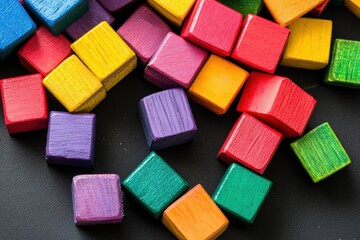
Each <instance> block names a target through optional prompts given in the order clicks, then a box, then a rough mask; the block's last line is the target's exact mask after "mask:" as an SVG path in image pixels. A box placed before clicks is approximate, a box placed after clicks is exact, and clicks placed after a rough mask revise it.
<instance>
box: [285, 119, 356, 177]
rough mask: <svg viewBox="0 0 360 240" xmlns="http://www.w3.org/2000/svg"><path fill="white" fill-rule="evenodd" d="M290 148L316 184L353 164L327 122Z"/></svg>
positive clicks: (292, 144)
mask: <svg viewBox="0 0 360 240" xmlns="http://www.w3.org/2000/svg"><path fill="white" fill-rule="evenodd" d="M290 146H291V148H292V149H293V150H294V152H295V154H296V155H297V157H298V158H299V160H300V162H301V164H302V165H303V166H304V168H305V170H306V171H307V172H308V174H309V175H310V177H311V179H312V180H313V181H314V182H315V183H316V182H319V181H321V180H323V179H324V178H326V177H328V176H330V175H331V174H333V173H335V172H337V171H339V170H340V169H342V168H343V167H345V166H347V165H349V164H350V163H351V161H350V158H349V156H348V155H347V153H346V152H345V150H344V148H343V147H342V145H341V143H340V141H339V140H338V138H337V137H336V135H335V133H334V131H333V130H332V129H331V127H330V125H329V124H328V123H327V122H326V123H323V124H321V125H320V126H318V127H316V128H315V129H313V130H311V131H310V132H308V133H307V134H305V135H304V136H302V137H301V138H299V139H297V140H296V141H294V142H293V143H291V144H290Z"/></svg>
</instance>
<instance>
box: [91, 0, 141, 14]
mask: <svg viewBox="0 0 360 240" xmlns="http://www.w3.org/2000/svg"><path fill="white" fill-rule="evenodd" d="M97 1H98V2H99V3H100V4H101V5H103V6H104V8H106V9H107V10H108V11H110V12H117V11H120V10H122V9H124V8H126V7H127V6H129V5H130V4H132V3H135V2H136V1H137V0H97Z"/></svg>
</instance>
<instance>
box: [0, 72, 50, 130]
mask: <svg viewBox="0 0 360 240" xmlns="http://www.w3.org/2000/svg"><path fill="white" fill-rule="evenodd" d="M41 81H42V76H41V75H40V74H34V75H27V76H21V77H14V78H7V79H2V81H0V89H1V99H2V106H3V111H4V118H5V125H6V127H7V130H8V132H9V133H10V134H13V133H20V132H28V131H34V130H38V129H43V128H47V125H48V104H47V98H46V92H45V89H44V87H43V85H42V84H41Z"/></svg>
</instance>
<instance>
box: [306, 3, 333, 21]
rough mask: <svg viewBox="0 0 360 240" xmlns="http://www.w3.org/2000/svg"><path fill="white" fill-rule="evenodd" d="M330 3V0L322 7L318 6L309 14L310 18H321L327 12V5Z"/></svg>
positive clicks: (322, 4)
mask: <svg viewBox="0 0 360 240" xmlns="http://www.w3.org/2000/svg"><path fill="white" fill-rule="evenodd" d="M329 3H330V0H325V1H324V2H323V3H321V4H320V5H318V6H317V7H316V8H314V9H313V10H311V11H310V12H309V15H310V16H314V17H319V16H320V15H321V14H322V13H323V12H324V10H325V8H326V7H327V5H328V4H329Z"/></svg>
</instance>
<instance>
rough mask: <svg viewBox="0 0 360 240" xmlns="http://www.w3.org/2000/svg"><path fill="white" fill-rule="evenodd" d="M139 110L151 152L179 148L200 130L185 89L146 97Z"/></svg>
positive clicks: (175, 89) (140, 103)
mask: <svg viewBox="0 0 360 240" xmlns="http://www.w3.org/2000/svg"><path fill="white" fill-rule="evenodd" d="M139 109H140V117H141V120H142V124H143V127H144V132H145V137H146V140H147V143H148V145H149V147H150V149H151V150H159V149H164V148H168V147H172V146H176V145H180V144H183V143H186V142H190V141H192V139H193V138H194V135H195V133H196V130H197V128H196V124H195V121H194V117H193V115H192V112H191V108H190V105H189V101H188V99H187V97H186V93H185V91H184V90H183V89H181V88H174V89H169V90H165V91H162V92H158V93H154V94H152V95H149V96H147V97H144V98H143V99H141V101H140V102H139Z"/></svg>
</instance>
